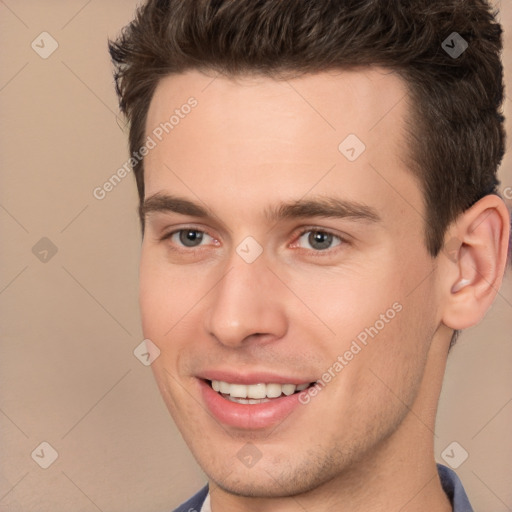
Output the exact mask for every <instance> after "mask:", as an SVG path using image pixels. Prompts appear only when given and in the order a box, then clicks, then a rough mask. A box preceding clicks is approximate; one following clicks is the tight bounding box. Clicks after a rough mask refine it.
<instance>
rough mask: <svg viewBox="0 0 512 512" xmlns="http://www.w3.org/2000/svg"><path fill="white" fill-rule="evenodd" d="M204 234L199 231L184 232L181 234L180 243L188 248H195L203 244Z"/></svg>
mask: <svg viewBox="0 0 512 512" xmlns="http://www.w3.org/2000/svg"><path fill="white" fill-rule="evenodd" d="M202 239H203V234H202V233H200V232H199V231H193V230H183V231H181V232H180V242H181V243H182V244H183V245H185V246H186V247H195V246H196V245H199V244H200V243H201V240H202Z"/></svg>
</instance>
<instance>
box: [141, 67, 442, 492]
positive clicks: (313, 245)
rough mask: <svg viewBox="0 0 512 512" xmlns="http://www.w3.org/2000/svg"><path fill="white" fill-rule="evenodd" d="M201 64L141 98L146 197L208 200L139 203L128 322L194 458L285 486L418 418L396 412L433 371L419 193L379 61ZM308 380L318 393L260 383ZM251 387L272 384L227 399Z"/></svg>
mask: <svg viewBox="0 0 512 512" xmlns="http://www.w3.org/2000/svg"><path fill="white" fill-rule="evenodd" d="M212 80H213V78H212V76H206V75H204V74H201V73H199V72H197V71H190V72H187V73H185V74H181V75H176V76H171V77H168V78H166V79H163V80H162V81H161V82H160V83H159V86H158V88H157V90H156V92H155V95H154V97H153V99H152V102H151V105H150V109H149V113H148V119H147V125H146V135H149V136H151V137H152V138H153V139H155V141H156V143H157V144H156V147H154V148H152V149H151V150H150V152H149V154H148V155H147V156H146V159H145V188H146V190H145V198H146V200H148V199H150V198H152V197H154V196H155V195H156V194H158V195H160V196H163V195H168V196H173V197H174V198H178V199H183V200H186V201H189V202H191V203H194V204H196V205H197V206H198V207H199V208H201V209H203V210H205V213H206V214H207V216H204V215H203V214H201V212H200V211H195V210H193V209H190V208H189V207H187V208H183V206H184V205H185V204H186V203H184V202H179V201H174V202H172V203H171V202H168V203H167V206H169V207H170V209H169V210H162V211H157V210H155V205H156V206H158V204H159V205H160V206H162V204H163V202H160V203H158V204H157V203H156V202H155V201H154V200H153V202H152V204H151V202H148V208H147V209H148V213H147V216H146V227H145V236H144V241H143V245H142V254H141V266H140V305H141V313H142V322H143V331H144V336H145V337H146V338H149V339H150V340H151V341H152V342H153V343H154V344H155V345H156V346H157V347H158V348H159V350H160V355H159V357H158V358H157V359H156V360H155V362H154V363H153V365H152V366H153V371H154V373H155V376H156V380H157V382H158V386H159V388H160V391H161V393H162V395H163V397H164V400H165V402H166V404H167V406H168V408H169V410H170V412H171V414H172V416H173V418H174V420H175V421H176V423H177V425H178V427H179V429H180V431H181V432H182V435H183V437H184V439H185V440H186V442H187V444H188V445H189V446H190V449H191V450H192V452H193V453H194V455H195V457H196V458H197V460H198V461H199V463H200V464H201V466H202V467H203V469H204V470H205V472H206V473H207V474H208V476H209V477H210V478H211V479H212V480H213V481H215V482H217V483H218V484H219V485H220V486H221V487H223V488H225V489H227V490H230V491H231V492H234V493H241V494H245V495H251V494H252V495H255V496H280V495H291V494H296V493H299V492H303V491H306V490H309V489H312V488H315V487H317V486H319V485H321V484H322V483H325V482H327V481H328V480H330V479H332V478H333V477H335V476H336V475H339V474H341V473H342V472H346V471H348V470H349V469H354V468H355V467H357V464H358V463H359V462H361V461H362V460H364V459H365V457H367V456H368V455H369V454H374V455H376V454H377V453H380V452H381V451H382V450H381V451H380V452H379V449H381V448H382V449H384V445H385V443H386V442H387V440H389V439H394V440H395V441H394V442H399V443H402V446H404V445H405V444H406V442H407V439H408V438H412V437H414V436H417V435H418V432H420V434H419V435H425V434H427V435H429V436H431V433H430V432H429V431H428V428H427V427H426V426H425V423H424V422H423V421H421V418H420V419H412V420H411V413H410V412H409V410H410V408H413V407H414V405H415V403H417V401H416V402H415V400H416V398H417V397H418V395H419V394H421V393H422V392H423V391H422V390H423V389H424V388H426V387H427V386H428V384H429V383H428V382H424V380H422V379H423V376H424V370H425V365H426V362H427V359H428V357H429V347H430V344H431V341H432V337H433V336H434V333H435V332H436V330H437V328H438V326H439V323H440V316H441V315H440V312H439V311H438V303H439V299H438V293H437V291H436V287H435V280H436V276H437V275H436V271H435V269H434V262H433V260H432V259H431V257H430V256H429V255H428V253H427V250H426V248H425V243H424V220H423V218H424V216H425V215H424V206H423V200H422V193H421V190H420V188H419V185H418V182H417V181H415V179H414V178H413V176H412V174H411V173H410V171H409V170H408V169H407V166H406V163H405V157H406V145H405V116H406V112H407V95H406V89H405V86H404V84H403V82H402V81H401V80H400V79H399V78H398V77H397V76H396V75H395V74H392V73H389V72H387V71H383V70H378V69H373V70H369V69H368V70H365V71H352V72H339V73H337V74H334V73H330V74H328V73H325V74H324V73H322V74H316V75H310V76H307V77H303V78H300V79H293V80H289V81H274V80H271V79H269V78H261V77H260V78H253V79H243V80H238V81H233V80H229V79H227V78H221V77H218V78H216V79H215V80H213V81H212ZM190 97H194V98H195V99H196V100H197V105H196V106H195V107H194V108H191V109H189V108H186V109H182V110H180V112H181V114H182V115H181V116H180V120H179V122H178V123H176V124H175V125H174V126H173V128H172V130H169V134H165V132H164V134H163V136H161V138H162V140H161V141H158V139H156V138H155V137H154V135H153V134H152V133H154V132H153V130H154V129H155V128H157V127H158V126H159V125H160V123H162V122H165V121H168V120H169V118H170V116H171V115H172V114H173V113H174V111H175V109H180V107H181V106H182V105H184V104H186V103H187V100H188V99H189V98H190ZM185 111H186V112H189V113H186V114H184V112H185ZM160 132H161V130H160ZM160 132H157V133H160ZM350 134H353V135H350ZM354 135H355V136H356V137H357V138H356V137H354ZM347 137H348V139H347ZM358 139H359V140H360V141H362V142H363V143H364V145H365V146H366V149H365V150H364V151H363V152H361V151H362V150H363V149H364V148H363V146H362V145H361V142H359V141H358ZM345 140H346V141H345ZM343 141H345V142H344V143H343V144H341V146H340V143H342V142H343ZM315 202H317V203H318V204H316V203H315ZM304 204H305V206H306V207H303V206H304ZM283 205H288V206H283ZM292 205H294V206H292ZM301 205H302V206H301ZM308 206H309V208H308ZM320 207H322V208H323V209H320ZM325 207H330V210H329V211H330V213H329V211H326V210H325ZM342 207H343V208H342ZM199 208H197V209H196V210H199ZM174 210H176V211H174ZM336 212H337V213H336ZM180 230H182V231H180ZM172 233H173V234H172ZM166 235H169V236H167V237H166ZM260 252H261V254H260ZM336 363H338V364H336ZM326 374H327V376H326ZM329 375H330V378H329ZM211 381H222V383H214V385H215V386H216V387H218V386H222V388H221V391H224V392H227V393H225V394H224V395H221V394H220V393H218V392H216V391H215V390H213V389H212V387H211ZM315 381H321V384H319V385H318V388H319V389H320V390H319V391H317V393H316V396H314V393H315V392H314V391H313V390H311V389H310V390H307V391H303V392H302V393H294V394H292V395H287V394H286V393H290V392H292V391H293V389H294V388H293V386H284V387H279V386H277V387H276V386H275V385H274V386H263V385H266V384H295V385H300V384H303V385H307V384H309V383H313V382H315ZM229 384H238V386H229ZM246 385H255V386H253V387H250V386H249V387H246ZM256 385H259V386H256ZM262 389H263V390H264V391H265V392H266V393H268V394H270V395H271V396H272V394H273V393H276V394H279V393H282V394H281V396H280V397H279V398H269V399H268V400H267V401H264V402H261V401H260V400H257V402H256V403H235V402H233V401H232V400H229V399H228V398H227V394H229V393H231V394H233V395H240V394H242V395H243V394H244V392H246V390H248V391H249V393H250V394H251V395H252V394H253V393H256V395H253V396H258V395H257V394H258V393H259V392H261V390H262ZM246 400H247V398H246ZM254 400H256V399H255V398H254ZM419 414H420V415H421V411H419ZM415 416H416V418H418V412H416V413H415ZM429 418H430V416H429ZM395 431H396V433H395V435H394V436H393V437H391V438H390V434H391V433H392V432H395ZM396 439H398V441H396ZM248 443H251V444H248Z"/></svg>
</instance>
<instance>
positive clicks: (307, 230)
mask: <svg viewBox="0 0 512 512" xmlns="http://www.w3.org/2000/svg"><path fill="white" fill-rule="evenodd" d="M187 230H189V231H196V232H198V233H203V234H205V235H208V236H210V237H211V238H213V239H214V240H215V237H213V236H212V235H210V234H209V233H207V232H206V231H203V230H202V229H197V228H195V227H194V226H185V227H183V228H180V229H176V230H174V231H171V232H169V233H167V234H165V235H163V236H162V237H161V238H160V241H165V240H170V239H171V237H172V236H173V235H175V234H176V233H180V232H182V231H187ZM310 232H318V233H323V234H327V235H332V236H333V237H334V238H337V239H338V240H339V242H340V243H339V244H337V245H335V246H334V247H332V248H328V249H324V250H315V249H305V248H303V247H298V248H297V250H299V251H301V252H302V251H306V252H308V253H310V254H313V255H315V256H319V257H322V256H324V255H329V256H332V254H333V252H338V250H340V249H342V248H343V246H346V245H347V244H348V243H349V241H348V240H347V239H346V238H344V237H342V236H341V235H339V234H336V233H333V232H332V231H330V230H329V229H325V228H319V227H318V226H308V227H304V228H302V229H301V230H300V231H299V232H298V233H297V234H296V235H295V236H294V239H295V240H296V242H293V243H294V244H296V243H298V241H299V240H300V238H301V237H302V236H303V235H305V234H306V233H310ZM171 248H172V250H173V251H177V252H186V253H189V254H190V253H192V254H195V253H197V252H200V251H201V250H202V249H203V246H199V247H188V248H183V247H181V248H176V247H171Z"/></svg>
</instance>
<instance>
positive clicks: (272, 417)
mask: <svg viewBox="0 0 512 512" xmlns="http://www.w3.org/2000/svg"><path fill="white" fill-rule="evenodd" d="M198 381H199V385H200V387H201V393H202V396H203V400H204V402H205V403H206V406H207V407H208V409H209V411H210V412H211V413H212V414H213V415H214V416H215V418H216V419H217V420H219V421H220V422H221V423H224V424H225V425H229V426H231V427H237V428H243V429H247V430H254V429H263V428H268V427H272V426H274V425H276V424H278V423H280V422H282V421H283V420H284V419H285V418H286V417H287V416H289V415H290V414H291V413H292V412H293V411H294V410H295V409H296V408H297V407H298V406H300V405H301V403H300V402H299V393H294V394H293V395H289V396H283V397H281V398H273V399H271V400H270V402H262V403H260V404H238V403H235V402H231V401H229V400H227V399H225V398H223V397H222V396H221V395H220V394H219V393H217V392H216V391H214V390H213V389H212V388H211V386H210V385H209V384H208V383H207V382H205V381H204V380H202V379H198Z"/></svg>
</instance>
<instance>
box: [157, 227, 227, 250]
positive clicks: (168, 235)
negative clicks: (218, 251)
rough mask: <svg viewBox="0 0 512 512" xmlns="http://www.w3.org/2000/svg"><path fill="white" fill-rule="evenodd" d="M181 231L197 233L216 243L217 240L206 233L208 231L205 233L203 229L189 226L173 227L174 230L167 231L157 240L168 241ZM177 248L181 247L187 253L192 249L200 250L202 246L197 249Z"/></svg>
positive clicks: (192, 248)
mask: <svg viewBox="0 0 512 512" xmlns="http://www.w3.org/2000/svg"><path fill="white" fill-rule="evenodd" d="M181 231H197V232H199V233H203V235H207V236H209V237H210V238H212V239H213V240H214V241H216V242H218V240H217V238H216V237H215V236H213V235H212V234H210V233H208V231H206V230H205V229H202V228H198V227H196V226H191V225H188V226H182V227H175V228H174V229H171V230H170V231H167V232H165V233H164V234H163V235H162V236H160V237H159V240H160V241H161V242H163V241H165V240H170V239H171V238H172V236H173V235H175V234H177V233H179V232H181ZM179 247H181V248H183V249H184V250H187V251H193V250H194V249H195V250H199V249H201V248H202V247H203V245H199V246H197V247H185V246H179ZM178 250H179V249H178Z"/></svg>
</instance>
